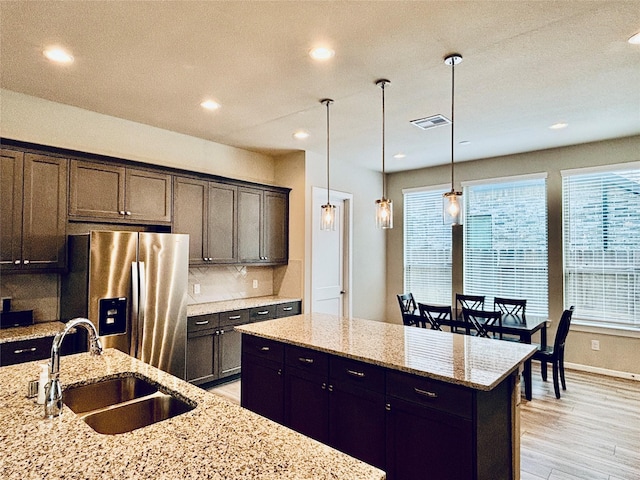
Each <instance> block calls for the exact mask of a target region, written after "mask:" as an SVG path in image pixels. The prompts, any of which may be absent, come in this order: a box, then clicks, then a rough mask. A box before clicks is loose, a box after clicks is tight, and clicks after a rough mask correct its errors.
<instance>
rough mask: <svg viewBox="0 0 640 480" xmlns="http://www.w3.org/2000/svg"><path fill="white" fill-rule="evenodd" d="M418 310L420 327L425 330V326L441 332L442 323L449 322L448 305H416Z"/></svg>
mask: <svg viewBox="0 0 640 480" xmlns="http://www.w3.org/2000/svg"><path fill="white" fill-rule="evenodd" d="M418 310H420V318H421V320H422V321H421V322H420V323H421V325H420V326H421V327H422V328H427V324H429V325H430V326H431V329H432V330H442V328H441V327H442V322H443V321H445V320H451V307H450V306H449V305H429V304H426V303H418Z"/></svg>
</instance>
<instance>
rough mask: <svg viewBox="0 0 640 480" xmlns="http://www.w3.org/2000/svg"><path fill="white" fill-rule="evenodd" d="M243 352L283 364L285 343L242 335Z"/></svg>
mask: <svg viewBox="0 0 640 480" xmlns="http://www.w3.org/2000/svg"><path fill="white" fill-rule="evenodd" d="M242 353H243V354H248V355H253V356H254V357H260V358H263V359H265V360H270V361H272V362H276V363H278V364H279V365H282V364H283V361H284V345H283V344H282V343H280V342H275V341H273V340H269V339H267V338H261V337H255V336H253V335H247V334H243V335H242Z"/></svg>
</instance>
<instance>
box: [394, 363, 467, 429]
mask: <svg viewBox="0 0 640 480" xmlns="http://www.w3.org/2000/svg"><path fill="white" fill-rule="evenodd" d="M387 395H390V396H393V397H397V398H401V399H404V400H407V401H409V402H413V403H417V404H420V405H423V406H426V407H429V408H433V409H435V410H440V411H442V412H447V413H452V414H454V415H458V416H461V417H464V418H471V412H472V411H473V392H472V391H471V390H470V389H467V388H464V387H459V386H457V385H451V384H448V383H445V382H440V381H438V380H433V379H431V378H425V377H416V376H414V375H408V374H403V373H399V372H394V371H389V372H387Z"/></svg>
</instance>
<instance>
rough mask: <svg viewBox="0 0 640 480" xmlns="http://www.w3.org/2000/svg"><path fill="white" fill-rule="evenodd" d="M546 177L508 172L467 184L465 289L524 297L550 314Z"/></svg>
mask: <svg viewBox="0 0 640 480" xmlns="http://www.w3.org/2000/svg"><path fill="white" fill-rule="evenodd" d="M546 190H547V187H546V178H543V177H533V178H529V177H527V178H523V179H518V178H510V179H503V180H496V181H495V182H494V183H489V182H484V183H482V184H474V185H467V186H465V189H464V198H465V212H466V213H465V221H464V267H463V268H464V292H461V293H465V294H469V295H485V296H486V300H485V308H486V309H488V310H490V309H492V308H493V298H494V297H506V298H524V299H526V300H527V310H526V311H527V313H531V314H536V315H547V314H548V309H549V307H548V250H547V192H546Z"/></svg>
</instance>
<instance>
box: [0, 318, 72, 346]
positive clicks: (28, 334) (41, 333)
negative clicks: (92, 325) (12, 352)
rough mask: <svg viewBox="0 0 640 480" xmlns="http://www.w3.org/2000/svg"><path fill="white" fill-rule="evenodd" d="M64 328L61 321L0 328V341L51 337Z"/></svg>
mask: <svg viewBox="0 0 640 480" xmlns="http://www.w3.org/2000/svg"><path fill="white" fill-rule="evenodd" d="M63 328H64V323H62V322H45V323H36V324H34V325H29V326H26V327H11V328H4V329H2V330H0V343H7V342H17V341H20V340H33V339H34V338H42V337H53V336H55V334H56V333H58V332H61V331H62V329H63Z"/></svg>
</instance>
